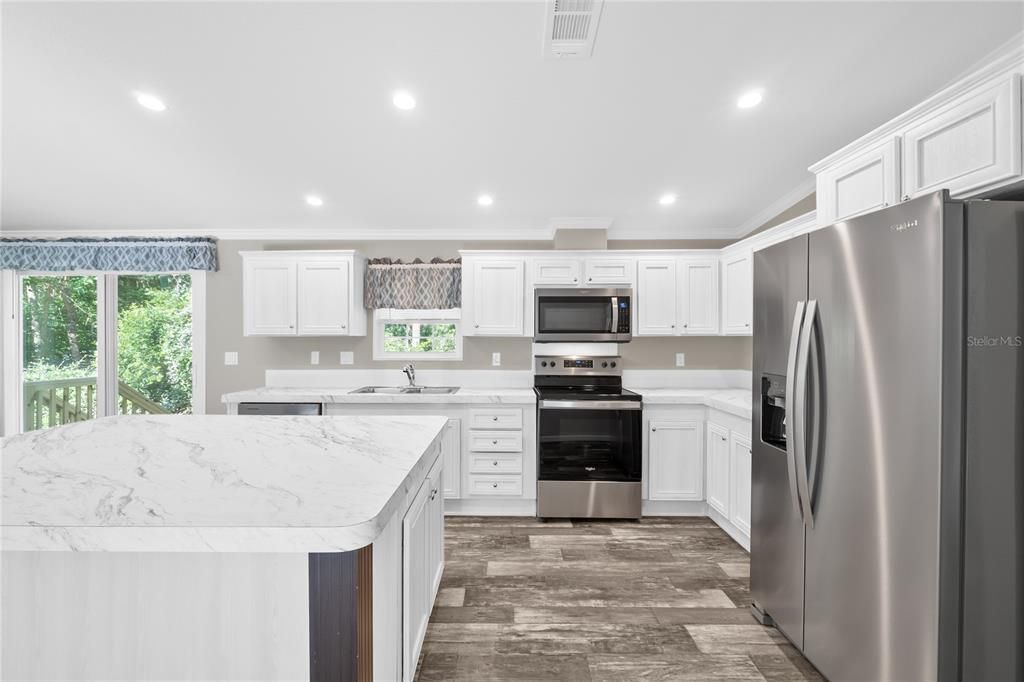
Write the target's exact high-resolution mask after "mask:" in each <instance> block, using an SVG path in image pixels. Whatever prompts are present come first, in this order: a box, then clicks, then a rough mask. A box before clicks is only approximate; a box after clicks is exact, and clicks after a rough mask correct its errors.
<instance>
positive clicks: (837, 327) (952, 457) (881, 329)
mask: <svg viewBox="0 0 1024 682" xmlns="http://www.w3.org/2000/svg"><path fill="white" fill-rule="evenodd" d="M1022 320H1024V202H987V201H968V202H960V201H951V200H950V199H949V196H948V194H947V193H946V192H939V193H936V194H932V195H928V196H923V197H920V198H918V199H914V200H911V201H907V202H904V203H902V204H899V205H898V206H893V207H891V208H887V209H884V210H881V211H878V212H876V213H872V214H869V215H865V216H862V217H858V218H855V219H852V220H849V221H846V222H841V223H837V224H835V225H833V226H831V227H827V228H823V229H820V230H817V231H814V232H812V233H810V234H807V235H803V236H800V237H796V238H793V239H790V240H788V241H786V242H783V243H780V244H777V245H774V246H772V247H769V248H767V249H765V250H763V251H760V252H757V253H755V254H754V363H753V382H754V387H753V388H754V395H755V400H754V421H753V431H754V433H753V436H754V438H753V440H754V449H753V463H752V467H753V489H752V517H751V518H752V530H751V577H750V582H751V593H752V597H753V602H754V604H753V607H754V613H755V615H757V616H758V617H760V618H762V619H763V621H764V622H766V623H769V624H770V623H774V624H775V625H776V626H777V627H778V628H779V629H780V630H781V631H782V632H783V633H784V634H785V635H786V637H788V638H789V639H790V640H791V641H792V642H793V643H794V644H795V645H796V646H797V647H798V648H799V649H800V650H801V651H802V652H803V653H804V654H805V656H806V657H807V658H808V659H809V660H810V661H811V662H812V663H813V664H814V665H815V666H816V667H817V668H818V670H819V671H821V673H822V674H824V675H825V676H826V677H828V678H829V679H831V680H934V679H939V680H972V681H973V680H1021V679H1024V638H1022V635H1024V633H1022V630H1021V621H1022V618H1024V589H1022V583H1024V561H1022V548H1024V540H1022V536H1024V347H1022V336H1024V322H1022Z"/></svg>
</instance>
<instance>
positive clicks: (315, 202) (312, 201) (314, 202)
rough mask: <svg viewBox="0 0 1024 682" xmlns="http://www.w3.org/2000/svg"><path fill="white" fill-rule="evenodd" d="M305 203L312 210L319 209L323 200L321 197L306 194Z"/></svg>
mask: <svg viewBox="0 0 1024 682" xmlns="http://www.w3.org/2000/svg"><path fill="white" fill-rule="evenodd" d="M306 203H307V204H309V205H310V206H313V207H314V208H319V207H321V206H323V205H324V200H323V198H322V197H318V196H317V195H315V194H307V195H306Z"/></svg>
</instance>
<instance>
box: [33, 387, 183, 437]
mask: <svg viewBox="0 0 1024 682" xmlns="http://www.w3.org/2000/svg"><path fill="white" fill-rule="evenodd" d="M24 386H25V394H24V395H25V413H24V414H25V430H26V431H34V430H36V429H43V428H46V427H49V426H60V425H61V424H70V423H72V422H80V421H85V420H86V419H92V418H93V417H95V416H96V377H77V378H72V379H50V380H47V381H26V382H25V384H24ZM166 412H167V410H165V409H164V408H163V407H161V406H160V405H159V404H158V403H155V402H153V401H152V400H150V399H149V398H147V397H146V396H145V395H143V394H142V393H140V392H139V391H137V390H135V389H134V388H132V387H131V386H129V385H128V384H126V383H124V382H123V381H118V382H117V413H118V414H165V413H166Z"/></svg>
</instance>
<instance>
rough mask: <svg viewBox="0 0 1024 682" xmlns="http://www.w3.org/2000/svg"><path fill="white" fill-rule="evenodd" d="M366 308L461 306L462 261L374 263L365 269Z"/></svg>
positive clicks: (364, 295) (445, 307) (379, 259)
mask: <svg viewBox="0 0 1024 682" xmlns="http://www.w3.org/2000/svg"><path fill="white" fill-rule="evenodd" d="M363 305H364V307H366V308H367V309H369V310H377V309H381V308H393V309H396V310H450V309H451V308H458V307H460V306H461V305H462V261H460V260H449V261H445V260H441V259H440V258H434V259H433V260H431V261H430V262H429V263H424V262H423V261H421V260H420V259H419V258H417V259H416V260H414V261H413V262H412V263H403V262H402V261H400V260H391V259H390V258H377V259H374V260H371V261H370V263H369V265H368V266H367V268H366V279H365V282H364V287H363Z"/></svg>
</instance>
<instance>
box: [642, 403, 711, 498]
mask: <svg viewBox="0 0 1024 682" xmlns="http://www.w3.org/2000/svg"><path fill="white" fill-rule="evenodd" d="M648 431H649V433H648V443H649V447H648V466H647V490H648V493H647V497H648V499H651V500H701V499H703V496H704V466H703V462H704V450H703V448H702V447H701V445H702V444H701V422H699V421H676V420H671V419H651V421H650V425H649V429H648Z"/></svg>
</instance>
